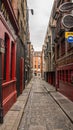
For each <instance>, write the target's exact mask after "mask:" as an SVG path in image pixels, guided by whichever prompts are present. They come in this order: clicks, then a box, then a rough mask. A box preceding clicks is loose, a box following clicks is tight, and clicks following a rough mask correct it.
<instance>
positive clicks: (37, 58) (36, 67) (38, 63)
mask: <svg viewBox="0 0 73 130" xmlns="http://www.w3.org/2000/svg"><path fill="white" fill-rule="evenodd" d="M41 72H42V52H39V51H34V53H33V76H37V77H41Z"/></svg>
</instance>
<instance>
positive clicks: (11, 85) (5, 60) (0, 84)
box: [0, 0, 19, 121]
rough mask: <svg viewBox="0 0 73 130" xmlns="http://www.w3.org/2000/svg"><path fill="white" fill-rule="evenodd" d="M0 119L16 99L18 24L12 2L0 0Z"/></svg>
mask: <svg viewBox="0 0 73 130" xmlns="http://www.w3.org/2000/svg"><path fill="white" fill-rule="evenodd" d="M0 29H1V31H0V104H1V106H0V121H2V119H1V118H3V115H5V114H6V112H7V111H8V110H9V108H10V107H11V106H12V104H13V103H14V102H15V101H16V98H17V91H16V44H17V41H16V38H17V36H18V31H19V26H18V23H17V19H16V16H15V14H14V11H13V8H12V3H11V1H8V0H2V1H0Z"/></svg>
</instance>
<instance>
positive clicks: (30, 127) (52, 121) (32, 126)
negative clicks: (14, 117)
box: [18, 78, 73, 130]
mask: <svg viewBox="0 0 73 130" xmlns="http://www.w3.org/2000/svg"><path fill="white" fill-rule="evenodd" d="M66 101H67V102H66ZM62 104H63V105H62ZM69 104H70V105H71V107H70V105H69ZM72 108H73V103H72V102H71V101H69V100H68V99H67V98H65V97H64V96H62V95H61V94H60V93H57V92H56V91H55V88H54V87H52V86H50V85H48V83H46V82H45V81H44V80H42V79H40V78H34V79H33V84H32V89H31V92H30V95H29V99H28V102H27V105H26V107H25V109H24V112H23V116H22V119H21V122H20V125H19V128H18V130H73V122H72V120H71V118H69V115H70V112H71V113H72V114H71V116H72V115H73V110H72ZM70 110H71V111H70ZM67 113H68V114H67ZM72 117H73V116H72Z"/></svg>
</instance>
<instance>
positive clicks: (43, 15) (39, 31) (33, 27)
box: [27, 0, 54, 51]
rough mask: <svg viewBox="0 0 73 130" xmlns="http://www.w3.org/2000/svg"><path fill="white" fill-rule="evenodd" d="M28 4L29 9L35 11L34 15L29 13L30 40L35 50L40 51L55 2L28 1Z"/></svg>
mask: <svg viewBox="0 0 73 130" xmlns="http://www.w3.org/2000/svg"><path fill="white" fill-rule="evenodd" d="M27 2H28V8H29V9H33V10H34V15H31V13H30V12H29V27H30V28H29V30H30V40H31V43H32V44H33V47H34V50H35V51H40V50H41V49H42V44H43V42H44V38H45V34H46V30H47V26H48V22H49V17H50V14H51V10H52V5H53V2H54V0H27Z"/></svg>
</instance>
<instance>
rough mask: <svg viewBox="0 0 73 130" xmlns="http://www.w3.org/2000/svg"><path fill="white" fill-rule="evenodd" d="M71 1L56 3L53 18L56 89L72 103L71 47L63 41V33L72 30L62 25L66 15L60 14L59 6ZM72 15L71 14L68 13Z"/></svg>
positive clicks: (72, 68)
mask: <svg viewBox="0 0 73 130" xmlns="http://www.w3.org/2000/svg"><path fill="white" fill-rule="evenodd" d="M64 2H72V1H71V0H64V1H63V0H61V1H58V2H56V6H55V11H54V12H55V13H54V15H53V18H54V19H55V20H56V30H55V33H56V37H55V60H56V88H57V89H58V90H59V91H60V92H61V93H63V94H64V95H65V96H67V97H68V98H69V99H71V100H72V101H73V46H72V44H70V43H68V42H67V41H66V39H65V32H73V29H72V28H71V29H68V28H65V27H64V26H63V25H62V22H61V21H62V18H63V16H65V14H68V12H67V13H63V14H61V13H60V12H59V11H57V10H58V8H59V6H60V5H61V4H63V3H64ZM69 13H72V12H69Z"/></svg>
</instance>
